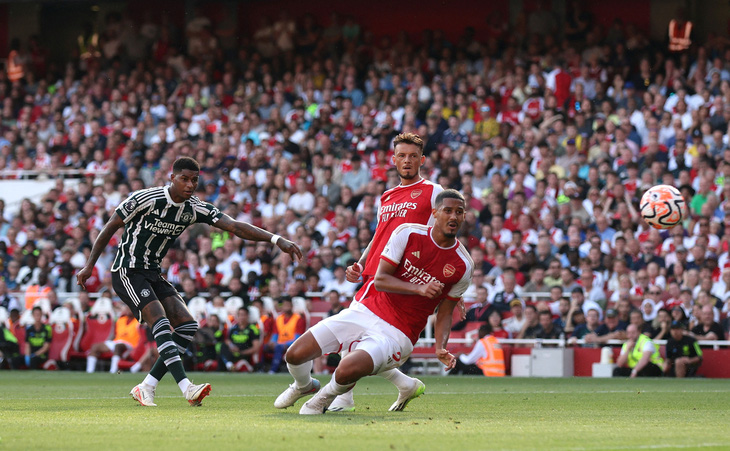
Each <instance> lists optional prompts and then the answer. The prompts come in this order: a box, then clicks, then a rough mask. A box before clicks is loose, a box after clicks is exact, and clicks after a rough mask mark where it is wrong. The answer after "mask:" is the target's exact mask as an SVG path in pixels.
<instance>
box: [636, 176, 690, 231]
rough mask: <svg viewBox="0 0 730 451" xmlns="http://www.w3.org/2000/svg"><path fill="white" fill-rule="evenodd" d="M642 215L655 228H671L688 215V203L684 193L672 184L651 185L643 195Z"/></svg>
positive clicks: (640, 207) (640, 206) (640, 205)
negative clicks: (683, 195)
mask: <svg viewBox="0 0 730 451" xmlns="http://www.w3.org/2000/svg"><path fill="white" fill-rule="evenodd" d="M639 209H640V212H641V216H642V217H643V218H644V221H646V223H647V224H649V225H650V226H652V227H654V228H655V229H671V228H672V227H674V226H676V225H677V224H679V223H680V222H682V220H683V219H684V218H685V217H686V216H687V203H686V202H685V201H684V197H682V193H680V192H679V190H678V189H677V188H675V187H673V186H670V185H657V186H654V187H651V188H650V189H649V190H647V192H645V193H644V195H643V196H641V202H640V203H639Z"/></svg>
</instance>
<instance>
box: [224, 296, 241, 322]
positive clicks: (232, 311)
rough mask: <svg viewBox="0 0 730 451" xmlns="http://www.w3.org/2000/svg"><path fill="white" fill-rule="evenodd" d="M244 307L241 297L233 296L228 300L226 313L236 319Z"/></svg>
mask: <svg viewBox="0 0 730 451" xmlns="http://www.w3.org/2000/svg"><path fill="white" fill-rule="evenodd" d="M241 307H243V299H241V298H240V297H239V296H231V297H229V298H228V299H226V311H228V314H229V315H231V316H233V317H235V316H236V315H237V314H238V309H240V308H241Z"/></svg>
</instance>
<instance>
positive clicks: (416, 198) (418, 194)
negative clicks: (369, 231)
mask: <svg viewBox="0 0 730 451" xmlns="http://www.w3.org/2000/svg"><path fill="white" fill-rule="evenodd" d="M443 190H444V189H443V188H442V187H441V185H438V184H436V183H432V182H430V181H428V180H426V179H422V180H421V181H419V182H417V183H414V184H412V185H406V186H403V185H398V186H396V187H395V188H391V189H389V190H388V191H386V192H384V193H383V195H382V196H381V197H380V208H379V209H378V227H377V228H376V229H375V236H374V237H373V241H372V244H371V245H370V252H369V253H368V258H367V260H366V261H365V268H363V272H362V274H363V276H364V277H365V280H367V278H369V277H373V276H374V275H375V271H377V270H378V264H379V263H380V258H378V256H379V255H380V254H381V253H382V252H383V248H384V247H385V243H387V242H388V239H389V238H390V237H391V235H393V232H394V231H395V229H396V228H398V226H400V225H401V224H406V223H413V224H427V225H433V215H432V214H431V213H432V210H433V207H434V203H435V202H436V196H437V195H438V194H439V193H440V192H441V191H443Z"/></svg>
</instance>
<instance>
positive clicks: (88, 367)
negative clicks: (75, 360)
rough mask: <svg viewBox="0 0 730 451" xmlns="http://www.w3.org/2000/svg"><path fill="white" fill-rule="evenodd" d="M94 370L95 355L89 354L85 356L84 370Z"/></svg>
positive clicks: (89, 371) (91, 371)
mask: <svg viewBox="0 0 730 451" xmlns="http://www.w3.org/2000/svg"><path fill="white" fill-rule="evenodd" d="M95 370H96V357H94V356H93V355H90V356H88V357H87V358H86V372H87V373H93V372H94V371H95Z"/></svg>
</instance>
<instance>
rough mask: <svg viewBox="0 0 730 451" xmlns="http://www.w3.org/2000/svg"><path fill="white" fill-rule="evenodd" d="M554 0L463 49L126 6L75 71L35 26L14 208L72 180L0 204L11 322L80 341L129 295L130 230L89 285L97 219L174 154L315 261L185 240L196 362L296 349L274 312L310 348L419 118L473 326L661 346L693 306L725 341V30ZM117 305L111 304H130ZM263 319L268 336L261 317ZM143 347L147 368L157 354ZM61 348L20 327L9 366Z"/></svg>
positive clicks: (175, 269) (354, 22)
mask: <svg viewBox="0 0 730 451" xmlns="http://www.w3.org/2000/svg"><path fill="white" fill-rule="evenodd" d="M547 4H549V2H535V7H534V8H533V9H532V11H531V12H529V13H523V14H520V15H518V16H517V17H516V18H515V19H514V20H507V19H506V18H505V17H504V16H503V15H502V14H500V13H498V12H495V13H493V14H491V15H489V16H488V17H486V18H484V19H485V20H484V21H483V23H482V26H481V27H479V28H478V29H475V28H473V27H467V28H465V29H463V30H461V31H460V32H459V35H458V37H457V38H455V39H449V38H447V36H446V35H445V34H444V33H443V32H441V31H439V30H438V29H434V30H423V31H422V33H421V34H420V35H417V36H414V35H412V34H408V33H406V32H398V30H397V29H393V30H392V33H391V34H390V35H382V36H379V35H375V34H374V33H373V32H371V31H370V30H368V28H366V27H364V26H361V24H360V23H359V22H358V19H357V17H356V16H350V15H339V14H337V13H332V14H331V15H328V16H327V15H325V16H317V17H315V16H314V15H311V14H307V15H296V16H295V15H290V14H288V13H287V12H286V11H285V10H283V11H281V12H280V13H279V14H278V15H276V16H272V17H264V16H261V17H260V18H259V19H260V21H259V22H258V24H257V26H255V27H252V28H251V29H250V30H248V34H247V35H246V36H245V37H242V36H239V37H236V39H232V37H231V35H230V34H227V33H226V28H225V27H224V26H221V25H220V23H219V21H218V19H215V21H214V20H211V18H210V17H207V16H206V15H205V11H204V8H201V9H196V10H195V14H194V15H192V16H191V17H189V18H188V20H187V22H186V24H185V25H184V27H181V26H176V25H175V24H173V23H172V22H170V21H169V20H167V19H166V16H164V15H162V16H161V17H160V18H159V20H158V19H153V18H152V16H150V15H146V16H145V18H144V20H137V19H134V18H133V17H132V16H131V15H129V14H125V13H123V12H122V13H110V14H107V15H106V16H105V17H103V19H102V20H100V21H99V23H100V25H98V26H91V25H90V26H88V27H81V28H80V29H79V30H78V34H79V35H78V39H77V42H76V43H75V44H74V45H73V46H72V48H69V49H67V50H68V54H67V56H66V57H65V59H64V60H63V63H62V64H59V63H58V60H57V59H53V60H52V59H51V58H49V57H48V54H49V53H48V51H47V49H45V48H44V47H43V45H42V42H41V40H40V39H39V38H38V37H31V38H30V39H28V40H26V41H20V40H12V41H11V42H10V48H11V50H12V51H11V54H10V57H9V59H8V62H7V64H6V69H7V70H6V71H3V72H1V73H0V101H1V102H2V103H1V105H0V179H2V180H3V181H0V189H1V190H2V193H0V199H3V198H7V196H8V192H6V188H4V186H5V187H9V186H11V185H7V184H5V183H8V181H17V180H21V181H22V180H29V179H31V180H38V181H47V180H53V181H54V185H53V186H52V188H50V189H49V190H48V191H47V192H45V193H44V194H43V195H42V196H40V197H38V198H35V199H24V200H22V201H21V202H18V203H17V204H18V205H16V206H15V207H16V208H10V205H9V204H8V205H6V203H5V201H2V200H0V276H1V277H0V279H1V280H0V308H2V309H3V311H4V313H3V314H4V316H6V318H4V321H5V328H6V330H8V331H11V332H12V331H18V330H21V329H22V330H23V332H24V333H30V332H29V331H30V329H27V330H26V329H25V326H30V327H35V328H36V329H37V330H39V331H40V327H41V326H36V325H34V319H33V314H32V312H31V309H32V307H33V306H34V305H38V306H40V307H41V310H42V311H41V315H40V318H39V319H38V320H37V321H36V324H41V323H44V322H48V321H49V320H50V318H51V316H52V311H53V310H54V309H56V308H57V307H59V306H66V307H69V308H68V309H67V310H68V311H69V315H70V320H71V322H75V323H74V324H75V326H74V327H75V328H76V329H75V331H76V334H77V335H78V334H79V328H81V329H83V325H81V326H80V325H79V324H81V323H84V321H85V318H88V317H89V314H90V312H92V308H93V307H96V306H95V303H97V301H96V300H97V299H98V298H100V297H101V298H110V299H114V298H115V295H114V292H113V289H112V286H111V277H110V273H109V267H110V264H111V260H112V258H113V256H114V253H115V251H116V245H117V244H118V240H114V239H113V240H112V242H110V245H109V246H108V248H107V249H106V250H105V252H104V254H103V255H102V257H101V258H100V259H99V262H98V264H97V265H96V268H95V270H94V274H93V276H92V278H91V279H89V281H88V282H87V284H86V286H87V288H88V293H87V292H80V291H79V287H78V286H77V285H76V283H75V277H74V275H75V272H76V271H77V270H78V269H80V268H81V267H82V266H83V265H84V263H85V261H86V258H87V256H88V254H89V252H90V249H91V245H92V244H93V242H94V240H95V239H96V237H97V236H98V234H99V231H100V230H101V228H102V227H103V226H104V224H105V222H106V221H107V220H108V218H109V216H110V214H111V213H112V212H113V209H114V208H115V207H116V206H117V205H118V204H119V203H120V202H121V201H122V200H123V199H125V198H126V196H127V195H128V194H129V193H130V192H133V191H135V190H139V189H142V188H146V187H151V186H159V185H164V184H166V183H167V182H168V180H169V174H170V170H171V165H172V163H173V162H174V160H175V159H176V158H177V157H180V156H190V157H193V158H196V159H197V160H198V161H199V162H200V165H201V168H202V171H201V177H200V183H199V186H198V192H197V193H196V194H197V195H198V196H199V197H200V198H201V199H203V200H205V201H208V202H212V203H214V204H215V205H216V206H218V207H219V208H220V209H221V210H222V211H224V212H225V213H227V214H228V215H230V216H231V217H233V218H236V219H238V220H242V221H245V222H249V223H251V224H255V225H257V226H260V227H262V228H264V229H266V230H269V231H271V232H274V233H277V234H279V235H281V236H284V237H287V238H288V239H290V240H292V241H294V242H296V243H298V244H299V246H301V248H302V250H303V252H304V254H305V258H304V259H303V261H301V262H292V261H291V260H290V259H289V257H288V256H287V255H286V254H282V253H278V252H274V250H275V249H274V248H273V247H272V246H271V245H269V244H267V243H258V244H257V243H251V242H243V241H242V240H240V239H238V238H237V237H234V236H230V235H229V234H227V233H224V232H220V231H218V230H217V229H209V228H208V227H207V226H204V225H199V226H193V227H190V228H189V229H188V230H186V232H184V233H183V235H182V236H181V237H180V239H179V240H178V241H177V242H176V244H175V246H174V248H173V249H172V250H171V251H170V252H169V253H168V255H167V256H166V257H165V259H164V260H163V263H162V271H163V275H165V276H166V277H167V279H168V280H170V282H172V283H173V284H174V285H175V286H176V287H177V288H178V289H179V291H180V293H181V295H182V297H183V298H184V299H185V300H186V302H190V303H191V310H193V309H194V312H195V313H196V315H197V317H198V318H199V319H200V320H201V322H203V323H205V325H206V328H204V329H202V330H201V336H200V337H199V338H200V340H198V345H199V347H198V348H197V350H193V351H192V352H191V356H190V358H191V361H193V364H203V365H205V368H210V366H211V365H213V363H215V365H216V366H217V367H219V368H221V369H222V368H223V367H227V368H228V369H230V368H231V367H232V366H233V364H234V363H235V362H236V361H239V360H249V359H248V358H246V359H242V358H241V354H240V353H245V356H246V357H250V356H251V355H253V354H255V355H257V356H258V355H260V354H261V353H262V352H263V354H267V353H271V352H273V349H274V345H275V344H276V343H273V342H272V338H271V337H273V338H274V341H275V342H276V341H279V344H286V342H287V340H283V338H282V336H283V335H286V334H284V333H279V332H281V331H279V330H277V318H278V317H279V316H282V315H283V316H286V317H287V318H289V317H290V316H291V315H297V318H301V321H299V319H297V321H296V324H297V327H296V330H295V331H294V336H297V335H298V334H301V333H302V332H303V331H304V329H305V328H306V327H307V326H308V325H311V324H312V323H313V322H314V321H316V320H317V319H319V318H321V317H324V316H326V315H327V314H332V313H336V312H337V311H339V309H341V308H342V303H345V304H346V303H347V300H349V299H350V298H351V296H352V294H353V293H354V291H355V290H356V289H357V285H356V284H351V283H349V282H347V281H346V280H345V278H344V276H345V271H344V268H345V267H346V266H347V265H348V264H349V263H351V262H352V261H354V260H356V259H358V258H359V257H360V255H361V252H362V250H363V249H364V248H365V247H366V246H367V244H368V243H369V241H370V239H371V237H372V235H373V232H374V230H375V227H376V225H377V209H378V206H379V202H380V195H381V194H382V193H383V192H384V191H385V190H386V189H388V188H391V187H393V186H395V185H397V184H398V183H399V180H398V176H397V174H396V172H395V170H394V168H393V166H392V161H391V156H392V146H391V142H392V139H393V137H394V136H395V135H396V134H398V133H401V132H415V133H418V134H419V135H420V136H421V137H423V139H424V141H425V142H426V144H425V150H424V154H425V156H426V162H425V164H424V166H423V167H422V169H421V174H422V175H423V177H425V178H427V179H429V180H432V181H434V182H437V183H439V184H441V185H442V186H444V187H449V188H455V189H457V190H460V191H461V192H462V193H463V194H464V195H465V196H466V198H467V202H468V212H467V215H466V222H465V224H464V227H463V229H462V231H461V237H460V239H461V240H462V241H463V242H464V244H465V245H466V246H467V248H468V249H469V250H470V252H471V255H472V257H473V259H474V261H475V263H476V264H477V267H476V271H475V274H474V280H473V285H472V287H470V289H469V290H468V291H467V293H466V296H465V300H466V301H467V304H468V306H469V307H472V308H470V310H469V316H468V318H467V321H466V322H459V321H456V320H455V329H456V330H463V329H464V328H465V327H467V324H466V323H469V322H476V323H480V322H481V323H485V322H489V324H490V325H492V326H493V327H492V329H493V331H495V333H499V334H500V335H501V336H502V337H514V338H518V337H519V338H533V337H543V338H557V337H558V336H560V335H561V334H564V335H565V336H566V337H568V338H569V337H571V336H574V337H576V338H580V339H583V338H584V337H586V336H588V338H587V340H586V341H589V342H594V343H600V342H601V340H606V339H609V338H625V335H622V334H621V331H622V330H623V329H625V327H626V325H627V324H629V323H633V324H637V326H638V327H640V328H641V330H643V331H644V332H645V333H647V334H649V335H650V336H652V337H654V338H658V339H666V338H667V337H668V335H669V329H670V323H671V321H672V320H676V321H680V322H682V323H683V324H684V325H685V327H686V329H687V333H691V334H693V335H695V336H696V337H697V338H698V339H710V340H712V339H714V340H724V339H725V338H726V334H727V333H728V322H727V320H726V319H725V317H726V313H727V311H728V308H730V303H728V302H727V297H728V296H727V293H728V285H729V284H730V259H728V256H729V255H730V254H729V253H728V252H729V250H730V249H729V246H728V241H729V239H730V227H728V226H729V225H730V203H729V202H728V198H729V197H730V183H726V176H730V145H729V143H728V125H729V121H730V40H728V39H727V38H726V37H724V36H720V35H716V34H709V35H708V36H707V37H706V38H705V39H702V40H699V39H697V38H696V37H695V35H694V34H692V33H691V32H689V31H688V32H687V36H686V37H685V36H684V35H681V36H680V34H681V33H684V31H685V30H687V24H688V22H687V21H686V18H685V17H683V16H682V14H683V12H681V11H680V12H678V14H677V16H676V19H675V20H674V23H675V26H677V27H682V28H680V31H679V32H675V35H676V36H674V37H672V36H665V39H664V40H656V39H650V38H649V36H648V35H647V34H646V33H645V32H642V31H641V30H640V29H638V28H637V27H636V26H635V24H633V23H631V22H630V21H628V20H627V21H626V22H624V21H622V20H621V19H620V18H617V19H615V20H614V21H613V22H612V23H611V24H610V26H599V25H598V22H597V18H596V17H595V16H594V15H592V14H591V13H590V12H589V11H585V10H583V2H568V7H567V8H566V11H567V12H566V14H565V15H563V16H559V15H556V14H555V13H554V12H553V11H551V10H550V9H548V8H545V6H546V5H547ZM689 24H690V25H689V27H690V28H691V23H689ZM665 34H666V33H665ZM677 36H679V37H677ZM683 39H686V40H687V41H688V42H685V41H683ZM684 44H687V45H686V46H685V45H684ZM673 45H674V47H672V46H673ZM677 46H679V47H677ZM660 183H666V184H670V185H674V186H676V187H678V188H679V189H680V190H681V192H682V194H683V195H684V197H685V199H686V200H687V203H688V205H689V206H690V215H689V216H688V217H687V218H686V219H685V220H684V222H683V224H682V225H681V226H677V227H675V228H673V229H670V230H666V231H659V230H655V229H651V228H649V227H648V226H647V225H646V224H645V223H643V221H642V220H641V218H640V216H639V214H638V212H637V209H638V199H639V198H640V196H641V194H642V193H643V192H644V191H645V190H646V189H648V188H649V187H651V186H653V185H655V184H660ZM4 184H5V185H4ZM8 189H9V188H8ZM15 197H18V196H17V194H16V195H15ZM21 198H22V196H21ZM117 238H118V237H117ZM231 298H234V299H233V301H230V299H231ZM39 300H40V301H39ZM193 301H194V302H193ZM229 301H230V302H229ZM101 304H103V305H101V306H100V307H97V308H96V311H95V312H93V313H94V314H93V315H92V317H94V318H96V317H97V316H98V315H102V316H103V315H105V314H107V315H110V316H112V317H113V318H115V319H116V318H119V317H122V318H124V317H125V316H124V315H125V314H124V313H123V312H122V310H123V309H122V308H121V307H119V306H118V305H117V304H118V303H116V302H115V303H110V304H108V305H107V303H106V302H102V303H101ZM249 306H254V307H255V309H253V310H248V309H243V310H240V307H246V308H248V307H249ZM545 311H546V312H549V313H548V314H546V315H542V312H545ZM26 312H27V313H26ZM251 312H253V317H250V318H249V317H248V315H249V314H250V313H251ZM592 312H593V313H592ZM62 316H63V318H64V319H63V320H62V322H63V321H67V320H69V319H68V318H66V316H65V315H62ZM543 316H545V320H544V321H543V320H542V317H543ZM23 318H24V319H23ZM240 321H241V322H243V324H244V325H243V326H241V325H240V324H239V322H240ZM287 321H288V320H287ZM248 323H253V324H254V325H255V327H254V328H255V329H256V330H255V331H254V330H253V329H251V330H248V331H242V329H246V327H247V326H248ZM282 324H283V323H282ZM552 324H554V325H555V326H556V328H555V329H553V328H552V326H551V325H552ZM236 327H237V328H238V329H236V332H235V333H233V329H234V328H236ZM601 327H603V328H604V329H605V333H604V334H599V333H598V332H597V330H598V329H599V328H601ZM113 329H119V327H115V328H112V329H111V332H110V329H106V333H107V334H109V333H111V334H112V335H114V332H113ZM122 329H123V328H122ZM87 330H88V328H87ZM500 330H502V332H499V331H500ZM690 330H691V332H690ZM254 332H255V333H254ZM206 334H207V335H206ZM237 334H243V335H245V336H246V337H247V338H246V339H245V340H244V339H243V338H240V337H239V335H237ZM72 335H73V334H72ZM203 335H205V336H203ZM241 336H242V335H241ZM234 337H239V338H238V339H239V341H240V340H244V341H245V343H244V344H243V345H241V346H238V345H239V344H241V343H240V342H238V343H237V342H235V340H233V338H234ZM77 338H78V337H77ZM137 338H139V340H141V342H142V343H144V342H146V340H145V338H144V332H139V337H137ZM290 338H291V337H290ZM49 339H50V338H49ZM128 340H132V339H127V340H123V341H128ZM281 340H283V341H281ZM9 341H12V339H11V338H10V336H5V338H4V341H3V343H5V342H9ZM38 343H41V342H40V341H38ZM138 343H139V342H136V341H135V342H134V343H132V344H133V346H131V348H130V349H128V351H130V352H131V351H132V350H135V352H134V354H135V358H134V359H133V360H134V361H136V362H137V363H140V364H142V363H143V362H142V360H143V357H145V356H147V355H148V354H150V355H153V354H154V351H153V350H151V349H146V348H144V347H143V346H138ZM254 344H255V346H256V348H255V351H246V350H249V349H251V348H252V347H253V346H254ZM40 346H43V345H42V343H41V344H40V345H39V346H35V345H33V349H31V347H29V348H28V349H25V346H24V343H23V342H22V340H21V342H20V343H19V345H18V347H19V349H18V350H17V351H16V353H15V354H14V355H16V356H17V355H18V354H19V355H21V356H22V355H24V354H27V353H31V354H35V353H36V351H37V350H38V349H40ZM89 346H90V345H89ZM206 346H207V347H206ZM72 348H73V349H75V350H76V351H78V352H82V351H83V350H82V351H80V348H79V343H74V345H73V347H72ZM269 348H270V349H269ZM88 349H90V348H89V347H88V346H87V348H86V350H88ZM204 349H207V350H205V351H204ZM226 349H227V350H226ZM267 349H268V351H267ZM262 350H263V351H262ZM120 351H123V350H120ZM148 351H149V352H148ZM229 351H231V352H233V354H236V355H237V357H236V356H234V357H231V356H230V354H231V352H229ZM44 352H45V353H46V354H47V350H43V352H41V353H38V354H39V355H46V354H44ZM105 352H115V349H106V351H105ZM130 352H126V355H127V357H128V354H129V353H130ZM246 352H247V353H246ZM6 353H7V351H6ZM206 353H207V354H206ZM11 354H12V353H11ZM122 354H125V352H122ZM269 358H270V357H269ZM20 362H21V363H20V364H21V365H22V363H23V359H21V360H20ZM205 362H207V363H205ZM25 363H28V361H27V360H26V361H25ZM249 363H251V364H253V365H256V364H258V365H259V368H264V369H267V370H268V369H269V368H270V369H272V370H274V371H276V370H277V366H278V362H276V361H274V362H273V364H270V363H268V361H267V360H266V359H264V360H260V359H258V358H251V359H250V362H249ZM320 363H321V364H322V365H327V363H328V362H320ZM329 363H330V364H332V362H329ZM137 369H139V367H137Z"/></svg>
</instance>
